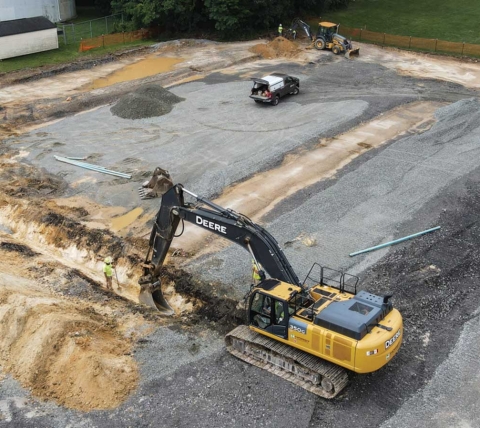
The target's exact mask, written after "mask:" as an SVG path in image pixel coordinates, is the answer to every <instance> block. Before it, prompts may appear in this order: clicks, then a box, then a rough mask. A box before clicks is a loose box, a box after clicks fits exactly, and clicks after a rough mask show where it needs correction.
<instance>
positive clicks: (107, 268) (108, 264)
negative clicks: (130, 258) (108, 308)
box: [103, 257, 113, 290]
mask: <svg viewBox="0 0 480 428" xmlns="http://www.w3.org/2000/svg"><path fill="white" fill-rule="evenodd" d="M103 273H104V275H105V280H106V281H107V289H108V290H113V286H112V276H113V266H112V258H111V257H105V260H104V263H103Z"/></svg>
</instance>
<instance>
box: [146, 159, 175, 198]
mask: <svg viewBox="0 0 480 428" xmlns="http://www.w3.org/2000/svg"><path fill="white" fill-rule="evenodd" d="M172 187H173V182H172V177H170V174H169V172H168V171H167V170H166V169H162V168H160V167H157V168H155V170H154V171H153V175H152V178H151V179H150V180H148V181H145V183H143V184H142V187H139V188H138V194H139V195H140V198H141V199H153V198H159V197H160V196H162V195H163V194H164V193H165V192H167V191H168V190H170V189H171V188H172Z"/></svg>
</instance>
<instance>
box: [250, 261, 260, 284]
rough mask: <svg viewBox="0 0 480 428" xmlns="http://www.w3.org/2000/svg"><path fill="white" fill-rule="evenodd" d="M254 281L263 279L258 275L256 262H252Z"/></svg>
mask: <svg viewBox="0 0 480 428" xmlns="http://www.w3.org/2000/svg"><path fill="white" fill-rule="evenodd" d="M252 270H253V279H255V280H257V281H260V280H261V279H262V277H261V276H260V275H259V274H258V268H257V265H256V264H255V262H254V261H253V260H252Z"/></svg>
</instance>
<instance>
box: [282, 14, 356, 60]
mask: <svg viewBox="0 0 480 428" xmlns="http://www.w3.org/2000/svg"><path fill="white" fill-rule="evenodd" d="M299 27H300V28H302V29H303V31H305V34H306V35H307V37H308V38H309V39H310V40H311V41H312V43H313V46H314V47H315V49H318V50H324V49H330V50H331V51H332V52H333V53H334V54H335V55H340V54H343V55H345V57H346V58H351V57H352V56H358V55H359V54H360V48H356V49H354V48H353V46H352V42H351V41H350V40H348V39H347V38H346V37H344V36H341V35H340V34H338V29H339V27H340V24H334V23H332V22H327V21H323V22H319V24H318V30H317V34H316V35H315V36H313V34H312V32H311V30H310V26H309V25H308V24H307V23H306V22H303V21H302V20H301V19H299V18H295V19H294V20H293V22H292V25H291V27H290V28H289V30H288V31H290V32H292V31H293V30H295V31H296V29H297V28H299Z"/></svg>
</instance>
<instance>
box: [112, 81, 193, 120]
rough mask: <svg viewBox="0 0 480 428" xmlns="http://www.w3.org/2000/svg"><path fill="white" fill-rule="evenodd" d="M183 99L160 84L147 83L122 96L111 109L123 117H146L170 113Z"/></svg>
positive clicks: (116, 114)
mask: <svg viewBox="0 0 480 428" xmlns="http://www.w3.org/2000/svg"><path fill="white" fill-rule="evenodd" d="M183 100H184V98H181V97H177V96H176V95H174V94H172V93H171V92H170V91H168V90H166V89H164V88H162V87H161V86H160V85H145V86H141V87H140V88H138V89H137V90H135V91H134V92H131V93H129V94H127V95H125V96H124V97H122V98H120V100H119V101H118V103H117V104H115V105H114V106H113V107H112V108H111V109H110V111H111V112H112V113H113V114H114V115H115V116H118V117H121V118H122V119H144V118H147V117H157V116H163V115H164V114H167V113H170V111H171V110H172V108H173V106H174V105H175V104H177V103H179V102H180V101H183Z"/></svg>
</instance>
